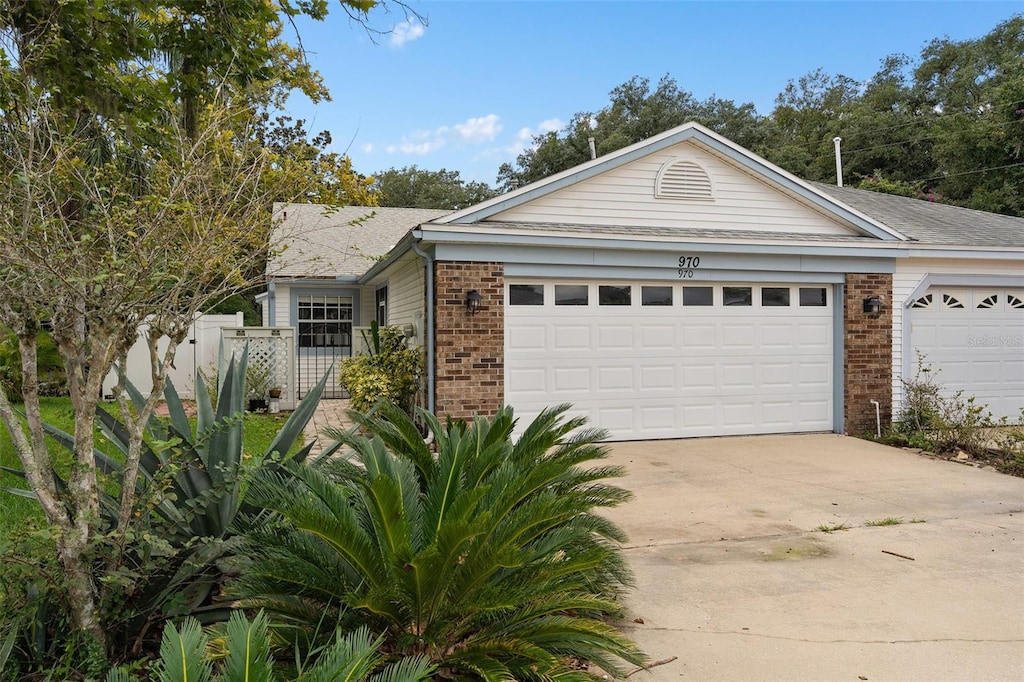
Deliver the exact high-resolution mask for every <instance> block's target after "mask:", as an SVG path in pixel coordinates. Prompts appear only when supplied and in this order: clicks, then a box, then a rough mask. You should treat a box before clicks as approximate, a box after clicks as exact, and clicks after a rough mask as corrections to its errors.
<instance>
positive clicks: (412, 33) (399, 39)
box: [391, 19, 426, 47]
mask: <svg viewBox="0 0 1024 682" xmlns="http://www.w3.org/2000/svg"><path fill="white" fill-rule="evenodd" d="M425 30H426V29H425V28H424V27H423V24H421V23H419V22H418V21H416V20H415V19H406V20H405V21H400V22H398V23H397V24H395V25H394V26H392V27H391V47H401V46H402V45H405V44H406V43H411V42H412V41H414V40H416V39H417V38H421V37H422V36H423V32H424V31H425Z"/></svg>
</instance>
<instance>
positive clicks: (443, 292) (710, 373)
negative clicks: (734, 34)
mask: <svg viewBox="0 0 1024 682" xmlns="http://www.w3.org/2000/svg"><path fill="white" fill-rule="evenodd" d="M277 210H278V212H279V217H280V218H281V220H280V224H279V227H278V243H279V244H286V245H287V247H288V248H287V249H285V250H284V251H283V252H282V253H281V254H280V255H278V256H277V257H276V258H275V259H274V260H272V262H271V266H270V270H269V274H270V276H271V277H270V288H269V290H268V293H267V295H266V297H265V299H264V313H265V317H264V319H266V320H269V321H270V323H271V324H274V325H280V326H292V327H297V330H298V338H299V344H298V345H299V347H300V353H302V352H305V353H313V354H315V353H317V352H319V350H320V349H323V348H326V347H329V348H331V349H333V350H332V352H336V353H337V354H340V355H346V354H348V353H351V352H352V344H353V343H354V342H353V325H354V326H355V327H359V326H365V325H368V324H369V323H370V320H373V319H376V320H378V321H379V322H381V323H387V324H391V325H399V326H402V327H404V328H405V329H406V330H407V335H408V336H409V337H410V338H411V339H413V342H414V343H417V344H420V345H422V346H423V348H424V350H425V353H426V358H427V366H428V369H427V378H426V385H427V390H426V402H427V404H428V406H429V409H431V410H433V411H434V412H435V413H437V414H438V415H440V416H451V417H456V418H464V417H471V416H473V415H476V414H487V413H489V412H492V411H493V410H494V409H495V408H496V407H498V406H499V405H500V404H502V403H509V404H511V405H513V406H514V407H515V408H516V412H517V414H518V415H520V416H521V417H522V418H524V419H529V418H530V417H531V416H532V415H535V414H536V413H537V412H538V411H539V410H541V409H542V408H543V407H545V406H547V405H552V404H558V403H564V402H567V403H572V404H573V406H574V407H573V410H574V412H575V413H582V414H585V415H586V416H588V417H589V420H590V423H591V424H593V425H596V426H600V427H603V428H605V429H608V430H609V432H610V433H611V438H612V439H616V440H634V439H650V438H677V437H687V436H710V435H733V434H760V433H785V432H802V431H835V432H839V433H844V432H845V433H852V434H863V433H867V432H873V431H874V430H875V428H876V418H877V419H878V421H880V422H881V425H882V428H885V427H886V425H887V424H888V423H889V422H890V420H891V418H892V415H893V411H894V408H895V409H896V410H898V406H899V403H900V400H901V397H902V391H903V380H904V378H912V377H913V376H914V375H915V373H916V371H917V366H918V357H921V358H923V362H924V363H926V364H927V365H929V366H930V367H931V369H932V371H937V372H938V374H937V377H938V379H939V381H940V382H941V383H943V384H944V385H946V386H948V387H950V388H951V389H962V390H964V391H965V392H967V393H970V394H973V395H976V396H977V397H978V399H979V400H980V401H982V402H984V403H987V404H988V405H989V406H990V408H991V409H992V410H993V412H995V413H996V414H997V415H1005V416H1008V417H1011V418H1012V417H1016V416H1019V411H1020V409H1021V407H1022V406H1024V219H1021V218H1013V217H1008V216H1002V215H995V214H990V213H985V212H981V211H974V210H969V209H963V208H958V207H954V206H948V205H943V204H938V203H929V202H926V201H921V200H917V199H911V198H906V197H899V196H892V195H886V194H878V193H873V192H868V191H864V190H857V189H850V188H840V187H833V186H829V185H826V184H821V183H812V182H806V181H804V180H801V179H800V178H797V177H795V176H794V175H792V174H790V173H788V172H786V171H784V170H782V169H781V168H779V167H777V166H775V165H773V164H771V163H769V162H768V161H766V160H764V159H762V158H760V157H759V156H757V155H756V154H753V153H751V152H750V151H748V150H746V149H744V148H742V147H740V146H738V145H736V144H734V143H732V142H731V141H729V140H727V139H725V138H723V137H721V136H720V135H717V134H716V133H714V132H712V131H710V130H707V129H706V128H703V127H701V126H700V125H697V124H694V123H688V124H686V125H683V126H680V127H678V128H675V129H672V130H669V131H667V132H665V133H662V134H660V135H657V136H655V137H652V138H650V139H648V140H644V141H643V142H640V143H637V144H634V145H632V146H630V147H626V148H624V149H621V150H619V151H617V152H614V153H611V154H608V155H606V156H602V157H599V158H597V159H595V160H592V161H590V162H588V163H585V164H582V165H580V166H577V167H575V168H572V169H570V170H567V171H564V172H562V173H559V174H557V175H554V176H551V177H549V178H546V179H544V180H541V181H539V182H536V183H533V184H530V185H527V186H525V187H522V188H519V189H517V190H515V191H512V192H509V193H507V194H504V195H502V196H498V197H495V198H494V199H491V200H488V201H485V202H483V203H480V204H477V205H474V206H470V207H468V208H465V209H462V210H458V211H455V212H447V213H446V212H443V211H421V210H415V209H394V208H392V209H383V208H378V209H366V208H352V207H349V208H344V209H340V210H336V211H333V212H326V213H325V209H324V208H323V207H318V206H308V205H295V204H289V205H281V206H279V207H278V208H277ZM359 217H364V218H365V220H364V221H362V222H357V223H352V221H353V219H356V218H359ZM327 335H330V338H328V336H327ZM325 344H327V345H325Z"/></svg>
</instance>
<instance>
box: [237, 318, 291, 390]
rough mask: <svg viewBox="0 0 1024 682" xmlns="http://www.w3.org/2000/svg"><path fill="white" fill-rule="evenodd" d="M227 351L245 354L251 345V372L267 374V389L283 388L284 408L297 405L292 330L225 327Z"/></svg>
mask: <svg viewBox="0 0 1024 682" xmlns="http://www.w3.org/2000/svg"><path fill="white" fill-rule="evenodd" d="M223 339H224V350H225V352H227V353H235V354H236V355H241V353H242V351H243V350H244V349H245V344H246V343H248V344H249V371H250V373H260V374H262V373H265V374H266V376H267V377H268V379H267V388H268V389H271V388H279V389H281V407H282V409H286V410H287V409H293V408H294V405H295V388H296V387H295V372H294V367H295V356H294V353H295V336H294V330H292V329H279V328H271V327H244V328H225V329H224V330H223Z"/></svg>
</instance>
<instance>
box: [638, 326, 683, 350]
mask: <svg viewBox="0 0 1024 682" xmlns="http://www.w3.org/2000/svg"><path fill="white" fill-rule="evenodd" d="M675 347H676V328H675V325H652V324H641V325H640V348H641V350H644V351H655V350H667V351H672V350H674V349H675Z"/></svg>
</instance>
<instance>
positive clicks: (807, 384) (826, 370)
mask: <svg viewBox="0 0 1024 682" xmlns="http://www.w3.org/2000/svg"><path fill="white" fill-rule="evenodd" d="M796 376H797V379H796V382H795V383H796V384H797V385H799V386H802V387H803V388H805V389H812V390H813V389H819V388H825V387H826V386H831V385H832V363H831V362H830V361H828V360H820V361H818V362H801V363H799V365H798V366H797V371H796Z"/></svg>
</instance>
